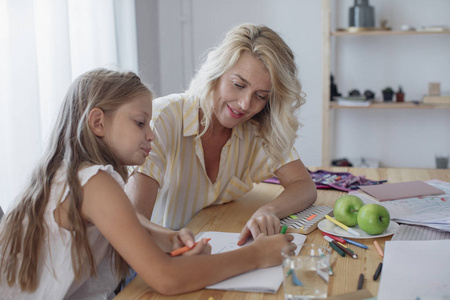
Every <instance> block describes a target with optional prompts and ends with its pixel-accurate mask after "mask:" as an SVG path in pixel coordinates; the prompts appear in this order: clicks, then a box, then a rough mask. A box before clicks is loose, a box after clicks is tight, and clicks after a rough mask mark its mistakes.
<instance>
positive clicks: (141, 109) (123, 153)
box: [104, 94, 155, 166]
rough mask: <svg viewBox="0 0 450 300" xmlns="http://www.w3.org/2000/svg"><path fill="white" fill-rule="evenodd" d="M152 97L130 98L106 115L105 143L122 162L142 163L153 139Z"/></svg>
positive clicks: (130, 164) (127, 163)
mask: <svg viewBox="0 0 450 300" xmlns="http://www.w3.org/2000/svg"><path fill="white" fill-rule="evenodd" d="M151 116H152V99H151V97H150V95H147V94H145V95H140V96H136V97H134V98H132V99H131V100H130V101H129V102H127V103H126V104H124V105H122V106H121V107H119V109H117V110H116V111H115V112H114V113H112V114H109V115H107V117H106V134H105V137H104V141H105V143H106V144H107V145H108V146H109V147H110V149H111V150H112V151H113V152H114V154H115V155H116V156H117V158H118V159H119V160H120V162H121V163H122V164H123V165H129V166H133V165H141V164H143V163H144V161H145V158H146V157H147V155H148V154H149V152H150V150H151V149H152V148H151V145H150V142H151V141H152V140H154V139H155V136H154V134H153V131H152V130H151V129H150V119H151Z"/></svg>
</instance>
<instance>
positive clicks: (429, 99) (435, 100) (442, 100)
mask: <svg viewBox="0 0 450 300" xmlns="http://www.w3.org/2000/svg"><path fill="white" fill-rule="evenodd" d="M422 102H423V103H424V104H450V95H440V96H433V95H425V96H423V101H422Z"/></svg>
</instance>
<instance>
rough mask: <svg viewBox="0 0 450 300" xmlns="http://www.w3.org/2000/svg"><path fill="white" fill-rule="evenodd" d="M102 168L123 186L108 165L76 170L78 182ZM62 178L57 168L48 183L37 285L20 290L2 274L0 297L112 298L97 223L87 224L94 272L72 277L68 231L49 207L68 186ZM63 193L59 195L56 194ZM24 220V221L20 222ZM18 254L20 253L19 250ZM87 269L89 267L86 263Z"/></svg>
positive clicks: (110, 268) (106, 248)
mask: <svg viewBox="0 0 450 300" xmlns="http://www.w3.org/2000/svg"><path fill="white" fill-rule="evenodd" d="M99 170H103V171H105V172H107V173H109V174H110V175H111V176H112V177H113V178H114V179H116V180H117V182H118V183H119V184H120V185H121V186H122V187H123V186H124V182H123V180H122V177H120V175H119V174H118V173H117V172H116V171H115V170H114V169H113V167H112V166H111V165H107V166H100V165H95V166H90V167H87V168H84V169H82V170H81V171H79V172H78V177H79V178H80V183H81V186H84V185H85V184H86V183H87V182H88V180H89V179H90V178H92V177H93V176H94V175H96V174H97V173H98V171H99ZM64 183H65V178H64V176H63V173H62V170H61V169H60V170H59V171H58V172H57V174H56V175H55V179H54V180H53V183H52V187H51V188H52V191H51V195H50V199H49V202H48V205H47V209H46V211H45V215H44V219H45V222H46V223H47V226H48V238H47V239H46V240H45V242H44V244H43V245H42V249H41V254H40V257H39V265H38V271H37V274H38V280H39V282H38V287H37V289H36V290H35V291H34V292H33V293H29V292H22V291H21V290H20V285H18V284H16V285H14V286H12V287H11V288H9V287H8V285H7V283H6V282H5V280H4V279H5V276H4V274H2V278H1V280H2V281H1V285H0V299H14V300H16V299H30V300H31V299H33V300H35V299H48V300H50V299H55V300H56V299H58V300H59V299H95V300H97V299H112V298H113V297H114V289H115V288H116V287H117V285H118V283H119V280H118V279H116V278H115V276H114V260H112V259H111V246H110V244H109V242H108V241H107V240H106V239H105V237H104V236H103V235H102V234H101V233H100V231H99V230H98V228H97V227H95V226H94V225H91V226H89V227H88V228H87V234H88V239H89V244H90V246H91V251H92V255H93V257H94V262H95V265H96V271H97V276H96V277H90V272H86V273H87V275H86V276H84V277H83V278H82V279H81V280H79V281H76V280H75V275H74V272H73V268H72V258H71V253H70V250H71V244H72V239H71V236H70V233H69V232H68V231H67V230H66V229H64V228H62V227H60V226H59V225H58V223H56V221H55V219H54V215H53V211H54V210H55V208H56V206H57V205H58V204H59V201H60V199H65V197H66V196H67V194H68V192H69V189H68V188H67V187H66V188H65V190H64V191H63V190H62V189H63V188H64ZM62 193H63V197H62V198H60V197H59V196H60V195H61V194H62ZM26 224H27V221H26V220H25V221H24V225H26ZM19 255H20V254H19ZM86 266H87V270H89V268H88V265H87V263H86Z"/></svg>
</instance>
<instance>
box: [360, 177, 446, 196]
mask: <svg viewBox="0 0 450 300" xmlns="http://www.w3.org/2000/svg"><path fill="white" fill-rule="evenodd" d="M359 188H360V190H362V191H363V192H365V193H366V194H368V195H370V196H372V197H374V198H375V199H377V200H378V201H388V200H396V199H406V198H413V197H423V196H431V195H442V194H444V191H442V190H440V189H438V188H435V187H434V186H431V185H429V184H428V183H425V182H423V181H407V182H397V183H385V184H381V185H368V186H360V187H359Z"/></svg>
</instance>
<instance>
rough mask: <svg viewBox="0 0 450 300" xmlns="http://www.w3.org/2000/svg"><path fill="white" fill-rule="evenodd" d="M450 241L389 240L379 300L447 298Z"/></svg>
mask: <svg viewBox="0 0 450 300" xmlns="http://www.w3.org/2000/svg"><path fill="white" fill-rule="evenodd" d="M449 249H450V240H428V241H387V242H386V244H385V249H384V253H385V256H384V260H383V275H382V276H381V278H380V286H379V290H378V296H377V299H378V300H391V299H392V300H397V299H446V297H448V295H450V284H449V278H450V251H449Z"/></svg>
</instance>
